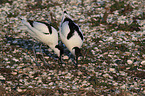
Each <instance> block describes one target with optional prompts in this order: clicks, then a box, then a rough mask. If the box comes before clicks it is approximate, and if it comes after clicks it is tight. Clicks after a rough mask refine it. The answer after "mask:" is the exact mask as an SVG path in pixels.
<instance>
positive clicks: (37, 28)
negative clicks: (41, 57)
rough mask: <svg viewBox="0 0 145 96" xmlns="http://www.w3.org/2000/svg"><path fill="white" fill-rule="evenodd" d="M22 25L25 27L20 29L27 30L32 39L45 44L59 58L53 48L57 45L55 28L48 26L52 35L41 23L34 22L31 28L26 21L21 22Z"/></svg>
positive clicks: (55, 49) (57, 51) (56, 50)
mask: <svg viewBox="0 0 145 96" xmlns="http://www.w3.org/2000/svg"><path fill="white" fill-rule="evenodd" d="M22 23H23V24H24V25H25V26H22V27H21V29H23V30H27V31H28V32H29V33H30V35H31V36H32V37H33V38H35V39H37V40H39V41H41V42H43V43H45V44H47V45H48V46H49V47H50V48H51V49H53V50H54V52H55V53H56V54H57V55H58V56H60V53H59V50H58V49H57V48H55V46H56V45H58V32H57V30H56V29H55V28H53V27H52V26H50V27H51V29H52V34H50V32H49V29H48V26H46V25H45V24H43V23H41V22H37V21H34V22H33V26H31V24H30V23H29V22H28V21H26V20H22ZM45 33H48V34H45Z"/></svg>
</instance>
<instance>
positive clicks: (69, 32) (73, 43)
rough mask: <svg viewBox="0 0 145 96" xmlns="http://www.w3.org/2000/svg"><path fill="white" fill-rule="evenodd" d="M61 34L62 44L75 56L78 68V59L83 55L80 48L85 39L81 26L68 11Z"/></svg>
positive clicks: (61, 27)
mask: <svg viewBox="0 0 145 96" xmlns="http://www.w3.org/2000/svg"><path fill="white" fill-rule="evenodd" d="M59 34H60V38H61V40H62V42H63V43H64V44H65V45H66V47H67V48H68V49H69V51H70V52H71V53H72V54H73V55H74V56H75V60H76V67H77V64H78V57H79V56H80V55H81V52H80V48H81V46H82V43H83V40H84V37H83V34H82V31H81V29H80V28H79V26H78V25H77V24H76V23H75V22H74V21H73V20H72V19H71V17H70V16H69V15H68V14H67V12H66V11H64V15H63V18H62V21H61V25H60V31H59Z"/></svg>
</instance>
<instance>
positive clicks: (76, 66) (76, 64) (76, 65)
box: [75, 56, 78, 68]
mask: <svg viewBox="0 0 145 96" xmlns="http://www.w3.org/2000/svg"><path fill="white" fill-rule="evenodd" d="M75 68H78V56H76V63H75Z"/></svg>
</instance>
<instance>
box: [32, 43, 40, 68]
mask: <svg viewBox="0 0 145 96" xmlns="http://www.w3.org/2000/svg"><path fill="white" fill-rule="evenodd" d="M35 44H36V43H34V44H33V54H34V57H35V62H36V66H40V64H38V62H37V59H36V53H35Z"/></svg>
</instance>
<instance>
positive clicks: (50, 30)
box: [28, 20, 52, 35]
mask: <svg viewBox="0 0 145 96" xmlns="http://www.w3.org/2000/svg"><path fill="white" fill-rule="evenodd" d="M28 22H29V23H30V25H31V26H32V27H34V25H33V22H34V21H32V20H28ZM36 22H39V23H42V24H45V25H46V26H47V27H48V30H49V33H44V34H46V35H47V34H52V28H51V25H50V24H48V23H46V22H42V21H36Z"/></svg>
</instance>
